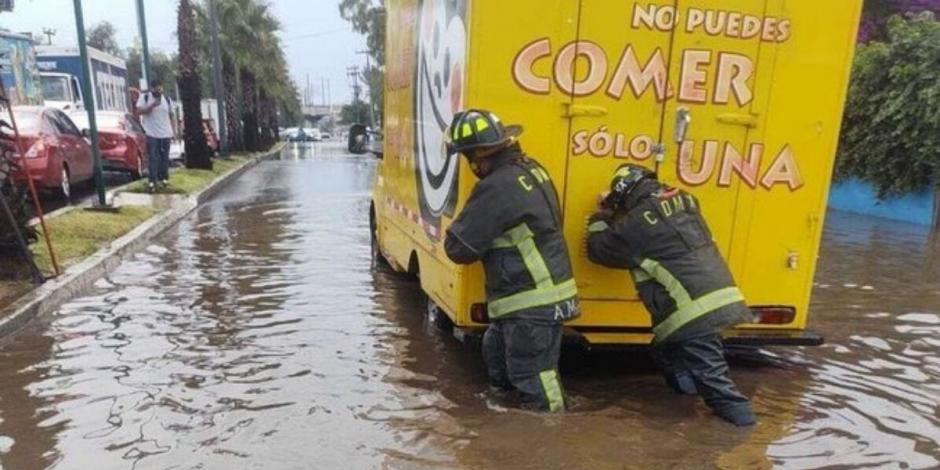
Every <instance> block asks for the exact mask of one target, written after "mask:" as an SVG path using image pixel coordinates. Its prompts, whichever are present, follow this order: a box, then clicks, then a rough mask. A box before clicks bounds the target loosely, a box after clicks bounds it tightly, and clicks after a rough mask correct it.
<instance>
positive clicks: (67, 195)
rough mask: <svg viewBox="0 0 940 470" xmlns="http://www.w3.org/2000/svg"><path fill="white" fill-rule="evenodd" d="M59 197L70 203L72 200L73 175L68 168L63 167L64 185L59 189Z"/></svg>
mask: <svg viewBox="0 0 940 470" xmlns="http://www.w3.org/2000/svg"><path fill="white" fill-rule="evenodd" d="M57 192H58V195H59V197H61V198H62V199H64V200H66V201H68V200H69V199H71V198H72V175H71V174H69V169H68V167H67V166H65V165H62V183H61V184H60V185H59V188H58V189H57Z"/></svg>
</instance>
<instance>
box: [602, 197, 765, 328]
mask: <svg viewBox="0 0 940 470" xmlns="http://www.w3.org/2000/svg"><path fill="white" fill-rule="evenodd" d="M635 194H636V195H635V196H634V198H635V200H634V201H630V203H629V204H628V205H627V207H631V209H629V210H628V211H627V212H626V213H622V214H618V215H617V216H614V215H613V214H611V213H608V212H601V213H598V214H595V215H594V216H593V217H592V218H591V222H590V226H589V227H588V231H589V235H588V255H589V257H590V259H591V261H593V262H595V263H598V264H601V265H604V266H607V267H611V268H620V269H629V270H630V272H631V275H632V277H633V280H634V284H636V287H637V292H638V293H639V295H640V299H641V300H642V301H643V303H644V305H645V306H646V308H647V310H649V312H650V314H651V315H652V319H653V331H654V333H655V335H656V337H655V341H656V342H657V343H659V342H663V341H666V340H669V341H679V340H682V339H687V338H691V337H694V336H698V335H701V334H706V333H715V332H718V331H720V330H722V329H724V328H727V327H729V326H732V325H736V324H739V323H743V322H746V321H749V320H750V318H751V316H750V311H749V310H748V308H747V305H746V304H745V303H744V297H743V296H742V295H741V292H740V291H739V290H738V288H737V287H736V285H735V282H734V279H733V278H732V276H731V271H730V270H729V269H728V265H727V264H726V263H725V261H724V259H723V258H722V257H721V253H719V251H718V247H717V246H716V245H715V242H714V241H713V240H712V234H711V231H709V229H708V225H707V224H706V223H705V219H704V218H703V217H702V214H701V212H700V210H699V203H698V200H697V199H696V198H695V197H694V196H692V195H691V194H689V193H687V192H685V191H682V190H678V189H671V188H663V187H662V186H660V185H659V183H657V182H655V181H646V182H643V183H641V186H640V187H639V188H638V190H637V191H636V192H635Z"/></svg>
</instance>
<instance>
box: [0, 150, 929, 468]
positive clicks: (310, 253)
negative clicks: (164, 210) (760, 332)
mask: <svg viewBox="0 0 940 470" xmlns="http://www.w3.org/2000/svg"><path fill="white" fill-rule="evenodd" d="M373 168H374V163H373V160H372V159H371V158H370V157H366V156H363V157H354V156H348V155H342V154H341V153H340V152H339V151H338V150H337V149H336V148H335V147H323V146H313V147H292V148H289V149H287V150H286V151H285V153H284V156H283V159H282V160H281V161H276V162H268V163H264V164H262V165H260V166H259V167H257V168H256V169H254V170H252V171H251V172H249V173H247V174H246V175H245V176H243V177H242V178H240V179H239V180H238V181H236V182H235V183H233V184H232V185H231V186H230V187H228V188H227V189H226V190H225V191H224V192H223V193H222V194H220V195H219V196H218V197H217V198H216V199H214V200H213V201H212V202H211V203H210V204H208V205H207V206H205V207H203V208H201V209H200V210H199V211H198V212H197V213H196V214H194V215H193V216H191V217H190V218H188V219H186V220H185V221H183V222H182V223H181V224H180V225H179V226H178V227H175V228H173V229H171V230H170V231H169V232H167V233H166V234H164V235H163V236H161V237H160V238H159V239H157V240H155V241H154V242H153V244H152V245H151V246H150V247H149V248H147V249H146V250H144V251H142V252H141V253H140V254H138V255H137V256H136V257H134V259H132V260H130V261H127V262H125V263H124V264H123V265H122V266H121V267H120V268H119V269H117V271H116V272H114V273H113V274H112V275H111V276H110V277H109V278H108V279H106V280H102V281H99V282H98V283H97V285H96V291H95V292H94V293H92V294H91V295H88V296H86V297H83V298H80V299H77V300H75V301H73V302H70V303H69V304H67V305H66V306H64V307H63V308H62V309H61V311H60V312H58V313H57V314H55V315H51V316H49V317H48V318H44V319H41V320H40V321H37V322H35V323H33V324H32V325H31V326H29V327H28V328H27V329H26V330H24V331H22V332H21V333H19V334H18V335H16V336H15V337H13V338H10V339H7V340H5V341H4V342H2V343H0V467H2V468H3V469H7V470H20V469H24V470H31V469H41V468H55V469H131V468H136V469H242V468H258V469H261V468H264V469H305V468H355V469H358V468H481V469H482V468H507V469H508V468H511V469H528V468H532V469H535V468H565V469H576V468H577V469H581V468H598V469H608V468H610V469H620V468H680V469H684V468H689V469H693V468H695V469H698V468H712V467H718V468H770V467H779V468H823V467H831V468H850V467H865V468H924V469H926V468H937V467H938V466H940V408H938V397H940V356H938V354H937V351H938V348H940V283H938V281H937V279H938V278H940V248H938V246H940V243H938V242H930V241H928V238H929V237H928V236H927V234H926V233H925V232H924V231H923V230H921V229H920V228H917V227H912V226H906V225H900V224H895V223H891V222H886V221H878V220H875V219H867V218H862V217H857V216H851V215H843V214H832V215H831V216H830V219H829V223H828V228H827V231H826V237H825V238H826V240H825V246H824V250H823V253H822V259H821V263H820V269H819V273H818V276H817V279H818V281H817V286H816V292H815V297H814V304H813V309H814V314H813V317H812V319H811V323H812V326H813V328H814V329H817V330H819V331H822V332H824V333H825V334H826V336H827V338H828V340H829V343H828V344H827V345H825V346H823V347H820V348H799V349H797V348H792V349H787V348H781V349H770V350H761V351H736V352H735V353H734V355H733V358H732V367H733V370H734V372H733V375H734V378H735V379H736V381H737V382H738V384H739V385H740V387H741V388H742V389H743V390H744V391H745V392H746V393H747V394H748V395H750V396H752V397H753V400H754V407H755V411H756V412H757V413H758V415H759V419H760V424H759V425H758V426H757V427H755V428H754V429H752V430H737V429H734V428H732V427H730V426H728V425H725V424H723V423H721V422H720V421H718V420H716V419H714V418H712V417H710V416H709V414H708V411H707V410H706V409H705V408H704V405H702V404H701V403H699V400H697V399H695V398H694V397H677V396H675V395H672V394H671V393H670V392H668V391H667V390H666V389H665V387H664V386H663V385H662V384H661V382H660V380H659V378H658V375H657V374H656V373H655V371H654V369H653V368H652V367H651V365H650V363H649V361H648V360H647V359H646V357H645V355H644V354H642V353H626V352H606V353H584V352H581V351H578V350H566V351H565V358H564V361H563V368H562V374H563V378H564V380H565V384H566V387H567V388H568V392H569V394H570V395H571V399H572V402H573V404H574V406H573V411H571V412H569V413H568V414H566V415H564V416H540V415H535V414H529V413H524V412H518V411H510V410H506V409H504V408H502V407H501V406H499V404H498V403H497V402H495V401H494V400H493V398H492V397H490V396H488V395H487V393H486V392H485V390H486V380H485V373H484V371H483V368H482V361H481V358H480V355H479V352H478V351H477V350H476V349H475V348H474V347H472V346H469V345H463V344H461V343H459V342H457V341H456V340H454V339H453V338H452V337H450V336H449V335H447V334H446V333H444V332H442V331H441V330H440V329H438V328H436V327H435V326H434V322H432V321H428V320H427V319H426V318H425V317H424V311H425V309H424V306H423V303H422V299H421V296H420V295H419V294H418V293H417V288H416V284H414V283H413V282H411V281H408V280H405V279H402V278H400V277H398V276H396V275H394V274H391V273H388V272H385V271H381V270H379V271H373V270H372V269H371V267H370V260H369V251H370V250H369V233H368V207H369V187H370V183H371V175H372V172H373Z"/></svg>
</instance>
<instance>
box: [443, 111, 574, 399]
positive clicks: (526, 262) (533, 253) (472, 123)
mask: <svg viewBox="0 0 940 470" xmlns="http://www.w3.org/2000/svg"><path fill="white" fill-rule="evenodd" d="M447 133H448V135H447V140H448V144H447V146H448V151H449V152H450V153H451V154H452V155H453V154H455V153H460V154H463V155H464V156H465V157H467V159H468V160H469V162H470V168H471V170H472V171H473V173H474V174H475V175H476V176H477V178H479V180H480V181H479V183H477V185H476V186H475V187H474V188H473V191H472V192H471V194H470V198H469V199H468V200H467V203H466V205H465V207H464V208H463V210H462V211H461V212H460V214H459V215H458V217H457V219H456V220H454V222H453V224H451V226H450V228H449V229H448V230H447V237H446V240H445V243H444V247H445V250H446V252H447V256H448V257H449V258H450V259H451V260H452V261H454V262H455V263H458V264H470V263H474V262H476V261H482V262H483V268H484V272H485V275H486V300H487V307H488V314H489V318H490V325H489V328H488V329H487V330H486V333H485V334H484V336H483V358H484V360H485V361H486V366H487V370H488V372H489V377H490V385H491V386H492V387H493V388H494V389H499V390H504V391H517V392H518V394H519V396H520V398H521V399H522V406H523V407H524V408H527V409H535V410H545V411H552V412H556V411H562V410H564V408H565V402H564V401H565V398H564V391H563V388H562V385H561V380H560V378H559V374H558V358H559V354H560V349H561V337H562V323H563V322H564V321H566V320H569V319H572V318H575V317H577V316H578V315H579V306H578V301H577V288H576V286H575V282H574V279H573V277H572V271H571V261H570V259H569V258H568V250H567V247H566V245H565V240H564V237H563V236H562V232H561V215H560V212H561V211H560V209H559V203H558V196H557V194H556V192H555V188H554V187H553V185H552V181H551V179H550V178H549V175H548V172H547V171H545V168H543V167H542V166H541V165H539V164H538V162H536V161H535V160H533V159H531V158H529V157H528V156H526V155H525V154H524V153H523V152H522V148H521V146H520V145H519V141H518V138H519V136H520V135H521V134H522V127H521V126H504V125H503V124H502V123H501V122H500V120H499V119H498V118H497V117H496V116H495V115H494V114H492V113H490V112H489V111H485V110H469V111H465V112H460V113H457V114H456V115H455V116H454V119H453V122H452V124H451V126H450V128H449V129H448V130H447Z"/></svg>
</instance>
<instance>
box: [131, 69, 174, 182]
mask: <svg viewBox="0 0 940 470" xmlns="http://www.w3.org/2000/svg"><path fill="white" fill-rule="evenodd" d="M137 116H139V117H140V121H141V122H140V123H141V124H142V125H143V127H144V131H145V132H146V133H147V154H148V157H149V159H150V165H149V170H150V175H149V177H150V188H149V189H150V191H151V192H153V191H155V190H156V188H157V185H158V184H159V185H160V186H162V187H166V186H167V184H169V180H170V141H171V140H172V139H175V138H176V135H177V133H176V117H175V116H174V113H173V103H172V102H171V101H170V98H168V97H167V96H166V95H164V94H163V84H162V83H160V81H159V80H156V79H155V80H152V81H151V82H150V91H149V92H147V93H142V94H141V95H140V98H138V99H137Z"/></svg>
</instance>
